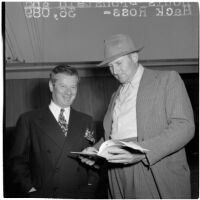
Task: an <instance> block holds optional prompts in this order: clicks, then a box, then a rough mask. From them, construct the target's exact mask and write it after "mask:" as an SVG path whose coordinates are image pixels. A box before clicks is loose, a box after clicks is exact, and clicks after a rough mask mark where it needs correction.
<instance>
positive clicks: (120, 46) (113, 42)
mask: <svg viewBox="0 0 200 200" xmlns="http://www.w3.org/2000/svg"><path fill="white" fill-rule="evenodd" d="M142 49H143V47H141V48H136V46H135V44H134V42H133V40H132V39H131V38H130V36H128V35H125V34H117V35H112V36H111V37H110V38H108V39H107V40H105V41H104V61H102V62H101V63H100V64H98V65H97V66H105V65H106V64H108V63H110V62H112V61H113V60H115V59H117V58H119V57H121V56H125V55H127V54H130V53H134V52H139V51H141V50H142Z"/></svg>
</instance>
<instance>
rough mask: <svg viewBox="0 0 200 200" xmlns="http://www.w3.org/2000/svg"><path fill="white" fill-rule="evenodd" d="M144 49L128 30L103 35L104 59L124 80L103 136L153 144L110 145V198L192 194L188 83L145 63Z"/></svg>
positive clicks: (109, 109) (191, 129)
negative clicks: (141, 58)
mask: <svg viewBox="0 0 200 200" xmlns="http://www.w3.org/2000/svg"><path fill="white" fill-rule="evenodd" d="M140 50H141V49H138V48H136V46H135V44H134V42H133V40H132V39H131V38H130V37H129V36H127V35H124V34H117V35H113V36H111V37H110V38H109V39H108V40H105V54H104V55H105V60H104V61H103V62H102V63H100V66H108V67H109V68H110V71H111V74H112V75H113V76H114V77H115V78H116V79H117V80H118V81H119V82H120V83H121V85H120V87H119V88H118V90H117V91H116V92H115V93H114V94H113V96H112V98H111V101H110V104H109V107H108V110H107V113H106V115H105V118H104V122H103V124H104V130H105V140H108V139H113V140H125V141H131V142H136V143H138V144H139V145H141V146H142V147H144V148H146V149H148V150H149V151H148V152H147V153H146V154H139V153H136V152H133V151H130V150H127V149H125V148H121V147H118V146H115V147H111V148H110V149H109V150H108V153H109V154H110V155H109V156H108V157H107V160H108V163H109V168H108V175H109V194H110V198H117V199H122V198H128V199H132V198H144V199H145V198H148V199H153V198H156V199H158V198H164V199H165V198H171V199H174V198H179V199H182V198H191V196H190V189H191V188H190V187H191V185H190V170H189V167H188V163H187V159H186V154H185V149H184V147H185V145H186V144H187V143H188V142H189V141H190V140H191V138H192V137H193V136H194V120H193V111H192V107H191V103H190V100H189V97H188V94H187V91H186V88H185V86H184V83H183V81H182V80H181V78H180V76H179V75H178V73H177V72H175V71H158V70H150V69H146V68H145V67H143V66H142V65H141V64H140V63H139V62H138V53H139V51H140ZM102 142H103V139H101V140H100V141H99V142H98V143H97V144H95V146H94V147H95V148H99V146H100V144H101V143H102ZM94 147H90V148H87V149H85V150H84V151H88V152H92V151H95V150H96V149H95V148H94ZM81 160H82V162H85V163H87V164H89V165H93V164H94V161H92V160H89V159H86V158H81Z"/></svg>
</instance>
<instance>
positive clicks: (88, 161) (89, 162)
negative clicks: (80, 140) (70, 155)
mask: <svg viewBox="0 0 200 200" xmlns="http://www.w3.org/2000/svg"><path fill="white" fill-rule="evenodd" d="M82 152H83V153H91V154H93V153H97V152H98V151H97V149H96V148H94V147H87V148H86V149H84V150H83V151H82ZM79 158H80V160H81V162H83V163H85V164H87V165H90V166H92V165H94V164H95V161H94V160H92V159H89V158H86V157H84V156H79Z"/></svg>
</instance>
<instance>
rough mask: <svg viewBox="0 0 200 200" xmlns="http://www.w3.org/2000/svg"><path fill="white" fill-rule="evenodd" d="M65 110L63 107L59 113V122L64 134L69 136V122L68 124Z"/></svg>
mask: <svg viewBox="0 0 200 200" xmlns="http://www.w3.org/2000/svg"><path fill="white" fill-rule="evenodd" d="M64 111H65V110H64V109H63V108H61V109H60V114H59V117H58V123H59V125H60V127H61V129H62V131H63V133H64V135H65V136H67V131H68V124H67V121H66V119H65V117H64V115H63V113H64Z"/></svg>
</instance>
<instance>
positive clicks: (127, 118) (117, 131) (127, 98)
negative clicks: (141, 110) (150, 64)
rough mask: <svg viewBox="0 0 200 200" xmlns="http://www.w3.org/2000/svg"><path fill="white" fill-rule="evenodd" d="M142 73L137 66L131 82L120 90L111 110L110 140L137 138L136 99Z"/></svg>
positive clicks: (141, 69)
mask: <svg viewBox="0 0 200 200" xmlns="http://www.w3.org/2000/svg"><path fill="white" fill-rule="evenodd" d="M143 71H144V68H143V67H142V65H139V67H138V69H137V71H136V73H135V75H134V77H133V79H132V80H131V82H129V83H126V84H124V85H123V86H122V87H121V88H120V91H119V95H118V97H117V98H116V100H115V106H114V109H113V123H112V133H111V138H112V139H125V138H131V137H137V118H136V99H137V92H138V88H139V84H140V80H141V78H142V75H143Z"/></svg>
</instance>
